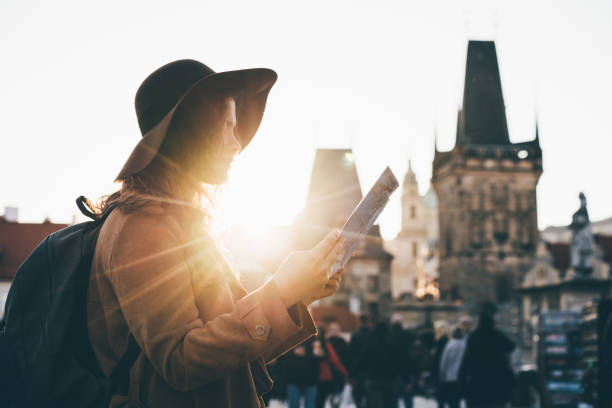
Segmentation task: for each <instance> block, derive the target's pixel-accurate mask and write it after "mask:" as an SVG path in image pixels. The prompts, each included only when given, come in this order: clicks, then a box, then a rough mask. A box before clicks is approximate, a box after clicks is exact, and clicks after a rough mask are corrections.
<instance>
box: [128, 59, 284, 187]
mask: <svg viewBox="0 0 612 408" xmlns="http://www.w3.org/2000/svg"><path fill="white" fill-rule="evenodd" d="M276 78H277V75H276V72H274V71H273V70H271V69H268V68H252V69H242V70H236V71H226V72H215V71H213V70H212V69H211V68H209V67H208V66H206V65H204V64H202V63H201V62H198V61H195V60H189V59H187V60H179V61H174V62H171V63H169V64H167V65H164V66H163V67H161V68H159V69H157V70H156V71H155V72H153V73H152V74H151V75H149V76H148V77H147V78H146V79H145V80H144V81H143V83H142V84H141V85H140V87H139V88H138V91H137V92H136V98H135V105H136V116H137V117H138V125H139V127H140V132H141V134H142V138H141V139H140V141H139V142H138V144H137V145H136V147H134V149H133V150H132V153H131V154H130V157H129V158H128V160H127V161H126V162H125V164H124V165H123V168H122V169H121V171H120V172H119V175H118V176H117V178H116V181H120V180H123V179H125V178H127V177H129V176H131V175H134V174H136V173H138V172H140V171H142V170H143V169H145V168H146V167H147V166H148V165H149V164H150V163H151V161H152V160H153V159H154V158H155V156H156V155H157V154H158V153H159V150H160V147H161V146H162V142H163V141H164V139H165V138H166V137H169V129H170V125H171V124H172V121H173V119H175V117H176V116H177V115H175V114H176V112H177V111H178V110H179V109H180V108H182V107H183V105H185V104H189V103H193V101H194V100H197V99H198V98H200V97H202V96H206V95H210V94H214V93H219V92H221V93H223V92H227V93H228V94H232V95H233V94H239V95H240V96H239V103H238V104H237V106H236V134H237V137H238V139H239V142H240V145H241V146H242V149H244V148H245V147H246V146H247V145H248V144H249V142H250V141H251V139H253V136H254V135H255V132H256V131H257V129H258V128H259V125H260V123H261V119H262V117H263V113H264V110H265V107H266V101H267V99H268V93H269V92H270V89H271V88H272V85H274V83H275V82H276ZM170 137H171V136H170Z"/></svg>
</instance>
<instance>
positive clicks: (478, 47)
mask: <svg viewBox="0 0 612 408" xmlns="http://www.w3.org/2000/svg"><path fill="white" fill-rule="evenodd" d="M468 144H479V145H483V144H484V145H507V144H510V137H509V136H508V125H507V123H506V110H505V105H504V97H503V94H502V87H501V80H500V76H499V67H498V65H497V53H496V51H495V43H494V42H493V41H470V42H469V43H468V53H467V63H466V69H465V85H464V90H463V108H462V109H461V110H460V111H459V114H458V119H457V139H456V145H457V146H463V145H468Z"/></svg>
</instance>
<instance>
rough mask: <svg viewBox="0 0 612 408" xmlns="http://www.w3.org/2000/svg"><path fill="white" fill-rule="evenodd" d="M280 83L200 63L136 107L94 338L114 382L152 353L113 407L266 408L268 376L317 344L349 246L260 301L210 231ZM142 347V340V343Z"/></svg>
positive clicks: (311, 258) (330, 246)
mask: <svg viewBox="0 0 612 408" xmlns="http://www.w3.org/2000/svg"><path fill="white" fill-rule="evenodd" d="M275 81H276V73H275V72H274V71H272V70H268V69H249V70H241V71H229V72H222V73H215V72H214V71H212V70H211V69H210V68H208V67H207V66H205V65H204V64H201V63H199V62H197V61H193V60H181V61H175V62H172V63H170V64H168V65H165V66H163V67H162V68H160V69H158V70H157V71H155V72H153V73H152V74H151V75H150V76H149V77H148V78H147V79H145V81H144V82H143V83H142V85H141V86H140V88H139V89H138V92H137V94H136V112H137V116H138V123H139V126H140V129H141V132H142V135H143V137H142V139H141V141H140V142H139V143H138V145H137V146H136V147H135V148H134V150H133V151H132V154H131V155H130V158H129V159H128V161H127V162H126V163H125V165H124V167H123V169H122V170H121V172H120V173H119V176H118V177H117V181H120V182H121V183H122V186H121V189H120V190H119V191H118V192H116V193H114V194H112V195H110V196H108V197H106V198H105V199H103V200H102V201H101V203H100V204H99V211H100V212H101V213H104V214H105V215H107V218H106V220H105V222H104V225H103V226H102V229H101V231H100V235H99V238H98V243H97V246H96V250H95V254H94V259H93V263H92V275H91V278H90V283H89V288H88V294H87V298H88V299H87V300H88V303H87V319H88V330H89V337H90V340H91V343H92V346H93V349H94V353H95V356H96V358H97V361H98V363H99V365H100V367H101V369H102V371H103V373H104V374H105V375H110V374H111V373H112V372H113V370H114V369H115V368H116V367H117V365H118V363H119V361H121V359H122V356H124V355H125V354H126V352H127V350H128V345H129V344H133V340H135V343H136V344H137V345H138V347H139V348H140V350H141V352H140V354H139V356H138V358H137V360H136V362H135V363H134V365H133V366H132V368H131V370H130V374H129V381H128V383H126V384H124V386H123V387H122V388H118V389H117V391H116V392H115V395H114V396H113V398H112V400H111V403H110V406H111V407H119V406H122V407H124V406H146V407H203V406H205V407H262V406H263V400H262V398H261V395H262V394H264V393H266V392H267V391H269V390H270V388H271V387H272V382H271V380H270V377H269V376H268V374H267V372H266V369H265V364H266V362H267V361H270V360H272V359H274V358H276V357H278V356H279V355H281V354H282V353H284V352H286V351H287V350H289V349H291V348H292V347H294V346H296V345H297V344H299V343H301V342H303V341H304V340H306V339H308V338H309V337H311V336H312V335H313V334H315V332H316V329H315V326H314V323H313V321H312V318H311V316H310V314H309V312H308V310H307V306H308V305H309V304H310V303H311V302H312V301H314V300H316V299H320V298H322V297H325V296H329V295H331V294H333V293H334V292H335V291H336V290H337V289H338V284H339V280H340V274H339V275H338V276H336V277H334V278H332V279H328V278H327V271H328V270H329V268H330V266H331V264H332V263H333V261H334V260H335V259H336V258H337V257H338V256H339V255H340V253H341V247H342V240H341V239H340V238H339V234H338V231H332V232H330V234H328V236H327V237H326V238H325V239H323V240H322V241H321V242H320V243H319V244H318V245H317V246H316V247H315V248H313V249H312V250H309V251H300V252H294V253H292V254H290V255H289V256H288V257H287V259H285V261H284V262H283V263H282V264H281V266H280V267H279V268H278V270H277V271H276V273H275V274H274V276H273V278H271V279H270V280H268V281H267V282H266V283H265V284H263V285H262V286H261V287H260V288H259V289H257V290H255V291H253V292H252V293H248V294H247V292H246V291H245V289H244V288H243V286H242V285H241V284H240V282H239V279H238V278H237V277H236V275H235V273H234V272H233V271H232V269H231V268H230V266H229V265H228V264H227V262H226V261H225V259H224V258H223V256H222V255H221V254H220V253H219V251H218V250H217V248H216V246H215V241H214V239H212V238H211V237H210V235H209V234H208V233H207V230H206V228H205V225H206V223H207V221H209V220H210V216H211V215H212V213H211V206H210V205H204V204H205V203H210V201H209V200H204V201H202V199H201V197H202V196H203V195H205V194H206V192H207V191H206V189H205V188H204V187H203V186H205V185H218V184H221V183H223V182H224V181H225V179H226V177H227V171H228V169H229V166H230V163H231V161H232V159H233V157H234V156H235V155H236V154H237V153H238V152H240V151H241V150H242V149H244V147H245V146H246V145H247V144H248V143H249V142H250V140H251V139H252V137H253V135H254V134H255V131H256V130H257V128H258V127H259V124H260V122H261V118H262V116H263V111H264V108H265V103H266V99H267V96H268V92H269V91H270V88H271V87H272V85H273V84H274V82H275ZM132 339H133V340H132Z"/></svg>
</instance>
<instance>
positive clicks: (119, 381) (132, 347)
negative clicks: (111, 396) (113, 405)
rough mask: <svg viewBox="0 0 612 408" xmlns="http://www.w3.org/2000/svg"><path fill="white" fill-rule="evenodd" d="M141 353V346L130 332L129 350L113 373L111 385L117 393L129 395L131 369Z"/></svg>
mask: <svg viewBox="0 0 612 408" xmlns="http://www.w3.org/2000/svg"><path fill="white" fill-rule="evenodd" d="M139 355H140V347H139V346H138V343H136V340H134V336H132V335H131V334H130V339H129V341H128V346H127V350H126V351H125V353H124V354H123V357H121V360H119V363H117V366H116V367H115V369H114V370H113V373H112V374H111V382H112V385H111V386H112V389H113V391H114V392H115V393H119V394H121V395H127V392H128V387H129V385H130V369H131V368H132V366H133V365H134V363H135V362H136V359H137V358H138V356H139Z"/></svg>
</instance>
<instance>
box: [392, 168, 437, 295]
mask: <svg viewBox="0 0 612 408" xmlns="http://www.w3.org/2000/svg"><path fill="white" fill-rule="evenodd" d="M401 200H402V204H401V206H402V227H401V230H400V232H399V233H398V234H397V236H396V237H395V238H394V239H393V240H391V241H389V242H387V243H386V248H387V249H388V250H389V252H391V253H392V254H393V257H394V258H393V263H392V265H391V282H392V283H391V288H392V289H391V290H392V294H393V298H394V299H398V298H405V297H408V298H422V297H425V296H428V295H430V296H432V297H436V296H437V293H438V289H437V277H438V228H439V227H438V197H437V196H436V193H435V191H433V189H431V188H430V189H429V191H427V193H426V194H425V195H421V194H420V193H419V184H418V182H417V179H416V174H415V173H414V171H413V170H412V164H411V163H409V164H408V171H407V172H406V175H405V177H404V182H403V183H402V198H401ZM417 292H418V293H417Z"/></svg>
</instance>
